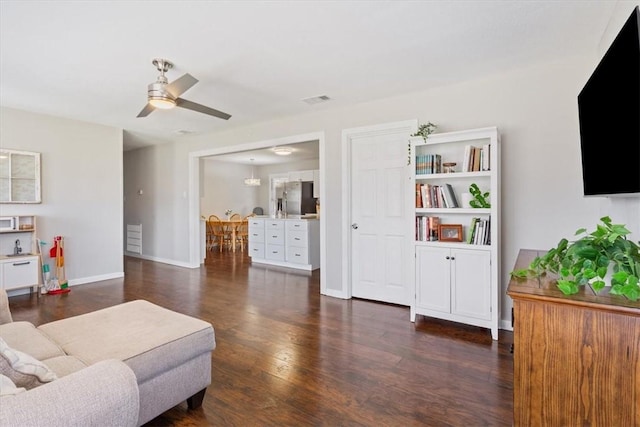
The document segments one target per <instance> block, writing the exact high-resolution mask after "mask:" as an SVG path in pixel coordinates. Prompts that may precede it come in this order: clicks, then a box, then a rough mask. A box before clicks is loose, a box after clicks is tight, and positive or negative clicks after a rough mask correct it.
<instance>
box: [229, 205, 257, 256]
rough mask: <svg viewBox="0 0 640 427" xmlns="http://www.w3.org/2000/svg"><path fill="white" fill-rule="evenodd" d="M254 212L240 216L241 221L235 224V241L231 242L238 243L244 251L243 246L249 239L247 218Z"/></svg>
mask: <svg viewBox="0 0 640 427" xmlns="http://www.w3.org/2000/svg"><path fill="white" fill-rule="evenodd" d="M254 215H255V214H250V215H247V216H245V217H244V218H242V222H240V223H238V224H237V225H236V241H235V242H233V244H234V245H235V244H236V243H240V250H241V251H242V252H244V247H245V246H246V245H247V243H248V240H249V218H250V217H252V216H254Z"/></svg>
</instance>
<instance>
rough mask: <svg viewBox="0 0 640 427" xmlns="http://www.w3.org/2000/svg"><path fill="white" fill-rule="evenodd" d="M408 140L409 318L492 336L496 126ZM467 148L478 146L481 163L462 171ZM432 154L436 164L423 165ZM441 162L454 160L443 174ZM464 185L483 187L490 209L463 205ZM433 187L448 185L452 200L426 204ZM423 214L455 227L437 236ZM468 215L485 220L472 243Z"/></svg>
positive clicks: (496, 303)
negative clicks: (478, 328) (411, 261)
mask: <svg viewBox="0 0 640 427" xmlns="http://www.w3.org/2000/svg"><path fill="white" fill-rule="evenodd" d="M410 146H411V157H410V161H411V164H412V170H413V172H414V173H413V176H412V178H413V179H412V180H411V181H410V183H411V184H410V188H409V190H410V191H411V196H410V197H409V200H410V201H411V209H412V210H413V211H414V212H415V217H414V218H415V238H414V250H415V278H414V281H415V282H414V286H415V298H414V300H413V301H412V303H411V314H410V316H411V321H415V318H416V315H417V314H419V315H424V316H430V317H437V318H442V319H446V320H452V321H456V322H461V323H467V324H471V325H475V326H481V327H486V328H489V329H490V330H491V336H492V337H493V339H494V340H497V339H498V324H499V318H500V289H501V286H500V281H499V277H500V257H499V248H500V139H499V135H498V130H497V128H495V127H488V128H481V129H471V130H466V131H458V132H447V133H434V134H431V135H430V136H429V138H428V139H427V140H426V142H425V141H424V139H422V138H421V137H417V138H416V137H412V138H411V140H410ZM471 147H475V148H477V149H482V150H481V151H478V153H480V152H482V155H480V154H478V158H479V159H478V162H479V163H478V164H479V165H480V166H478V168H477V170H471V171H466V170H465V169H464V165H465V164H466V163H468V162H469V160H465V158H467V159H469V155H468V154H469V153H470V152H471V150H470V148H471ZM483 159H484V161H483ZM436 160H437V162H440V164H441V165H442V166H441V167H439V168H437V167H426V166H425V165H429V162H431V165H435V163H436ZM445 163H456V166H455V167H454V170H455V172H445V168H444V164H445ZM469 169H471V168H469ZM471 184H476V185H478V187H479V188H480V189H481V190H482V192H489V198H488V201H489V202H490V205H491V206H490V207H487V208H471V207H470V206H467V205H465V204H464V202H463V194H465V193H468V192H469V187H470V185H471ZM437 188H443V189H444V188H448V189H449V190H450V191H451V192H452V193H453V194H454V196H455V199H457V202H458V203H457V206H445V205H444V204H440V203H436V200H435V199H431V200H429V203H426V199H427V197H426V194H427V193H428V194H432V195H435V197H440V196H438V195H437V194H438V193H437V191H438V190H437ZM432 191H433V193H432ZM425 192H426V193H425ZM430 218H431V219H434V218H435V219H436V220H437V223H439V224H440V225H450V226H453V227H450V229H451V230H460V233H454V234H457V235H454V236H444V235H443V236H440V230H438V229H437V228H436V227H433V230H435V232H433V233H430V232H428V231H426V229H425V225H427V224H430V223H431V220H430ZM474 218H475V219H478V220H479V221H481V222H483V223H484V224H490V225H489V226H488V227H487V233H485V234H483V236H484V239H478V241H471V240H470V235H471V233H472V228H471V224H472V220H474ZM433 223H434V224H435V221H434V222H433ZM446 237H447V238H448V239H445V238H446ZM458 238H459V241H457V240H458ZM452 240H453V241H452Z"/></svg>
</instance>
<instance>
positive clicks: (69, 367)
mask: <svg viewBox="0 0 640 427" xmlns="http://www.w3.org/2000/svg"><path fill="white" fill-rule="evenodd" d="M42 363H44V364H45V365H47V366H48V367H49V369H51V370H52V371H53V372H55V373H56V375H57V376H58V378H62V377H64V376H67V375H69V374H72V373H74V372H76V371H79V370H80V369H83V368H86V367H87V365H85V364H84V363H82V361H80V360H79V359H78V358H77V357H73V356H58V357H52V358H51V359H45V360H43V361H42Z"/></svg>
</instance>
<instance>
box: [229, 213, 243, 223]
mask: <svg viewBox="0 0 640 427" xmlns="http://www.w3.org/2000/svg"><path fill="white" fill-rule="evenodd" d="M229 219H230V220H231V221H237V220H239V219H242V216H241V215H240V214H239V213H234V214H233V215H231V217H230V218H229Z"/></svg>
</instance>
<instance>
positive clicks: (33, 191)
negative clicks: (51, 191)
mask: <svg viewBox="0 0 640 427" xmlns="http://www.w3.org/2000/svg"><path fill="white" fill-rule="evenodd" d="M41 202H42V196H41V192H40V153H35V152H31V151H18V150H6V149H0V203H41Z"/></svg>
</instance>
